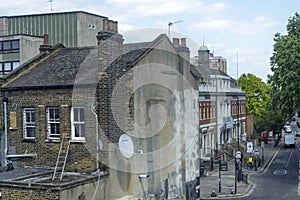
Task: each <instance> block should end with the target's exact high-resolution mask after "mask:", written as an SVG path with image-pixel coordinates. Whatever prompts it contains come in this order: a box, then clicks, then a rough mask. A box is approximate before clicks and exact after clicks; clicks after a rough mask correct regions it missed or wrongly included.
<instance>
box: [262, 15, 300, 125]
mask: <svg viewBox="0 0 300 200" xmlns="http://www.w3.org/2000/svg"><path fill="white" fill-rule="evenodd" d="M286 29H287V34H286V35H282V34H280V33H276V34H275V37H274V41H275V44H274V47H273V48H274V49H273V55H272V57H271V63H270V64H271V70H272V72H273V75H269V79H268V82H269V83H270V84H271V85H272V92H271V94H272V95H271V98H272V106H273V111H276V112H277V113H280V114H281V116H282V122H285V121H287V120H290V119H291V117H292V116H293V114H294V112H295V111H296V110H297V109H298V108H299V107H300V93H299V89H300V81H299V80H300V15H299V14H298V13H296V14H295V16H293V17H291V18H290V19H289V20H288V24H287V26H286Z"/></svg>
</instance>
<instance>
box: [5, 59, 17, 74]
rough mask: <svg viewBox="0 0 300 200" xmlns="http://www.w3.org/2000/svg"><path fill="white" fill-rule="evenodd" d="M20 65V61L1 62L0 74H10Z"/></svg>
mask: <svg viewBox="0 0 300 200" xmlns="http://www.w3.org/2000/svg"><path fill="white" fill-rule="evenodd" d="M19 66H20V62H19V61H9V62H0V74H2V75H4V74H8V73H9V72H11V71H12V70H14V69H16V68H17V67H19Z"/></svg>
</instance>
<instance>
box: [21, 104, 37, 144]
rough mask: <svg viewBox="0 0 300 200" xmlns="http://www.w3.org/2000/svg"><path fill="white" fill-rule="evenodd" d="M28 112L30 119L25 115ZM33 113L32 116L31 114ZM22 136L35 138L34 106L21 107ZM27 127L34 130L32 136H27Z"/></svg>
mask: <svg viewBox="0 0 300 200" xmlns="http://www.w3.org/2000/svg"><path fill="white" fill-rule="evenodd" d="M27 113H30V117H29V118H30V119H29V120H30V121H27V117H26V114H27ZM32 113H33V117H32V115H31V114H32ZM22 114H23V137H24V139H35V138H36V131H35V108H23V113H22ZM28 128H33V130H34V137H32V136H31V137H29V136H27V134H28V132H27V129H28Z"/></svg>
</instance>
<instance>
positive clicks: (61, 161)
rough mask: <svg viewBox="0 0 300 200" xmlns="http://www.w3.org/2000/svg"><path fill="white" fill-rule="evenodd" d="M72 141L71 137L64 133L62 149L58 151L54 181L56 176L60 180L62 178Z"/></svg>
mask: <svg viewBox="0 0 300 200" xmlns="http://www.w3.org/2000/svg"><path fill="white" fill-rule="evenodd" d="M70 143H71V142H70V140H69V138H65V135H64V136H63V138H62V140H61V143H60V149H59V152H58V156H57V160H56V165H55V169H54V173H53V176H52V181H54V180H55V178H59V180H62V177H63V174H64V170H65V166H66V162H67V157H68V153H69V148H70Z"/></svg>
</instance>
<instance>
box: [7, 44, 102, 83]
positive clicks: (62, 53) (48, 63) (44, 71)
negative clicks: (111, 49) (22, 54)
mask: <svg viewBox="0 0 300 200" xmlns="http://www.w3.org/2000/svg"><path fill="white" fill-rule="evenodd" d="M31 65H32V67H31V68H30V69H28V70H27V71H24V72H21V74H20V75H19V76H17V77H16V78H15V79H12V80H10V79H9V77H8V82H7V84H4V89H10V88H27V87H32V88H34V87H57V86H60V87H65V86H72V85H74V82H75V80H76V81H77V80H80V77H79V78H78V73H79V72H80V71H81V74H82V71H83V72H85V73H86V75H87V76H85V78H84V80H81V81H82V83H85V84H88V83H92V82H93V81H95V78H96V76H95V70H97V69H98V68H97V67H96V68H95V67H94V66H98V64H97V53H96V50H95V48H91V47H86V48H60V49H58V50H57V51H54V52H53V53H51V54H50V55H49V57H48V58H47V59H45V60H43V59H42V60H41V61H40V62H38V63H37V64H35V63H34V61H33V62H32V63H31ZM87 69H88V70H87ZM96 74H97V73H96ZM89 76H90V78H89V79H86V77H89Z"/></svg>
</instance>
